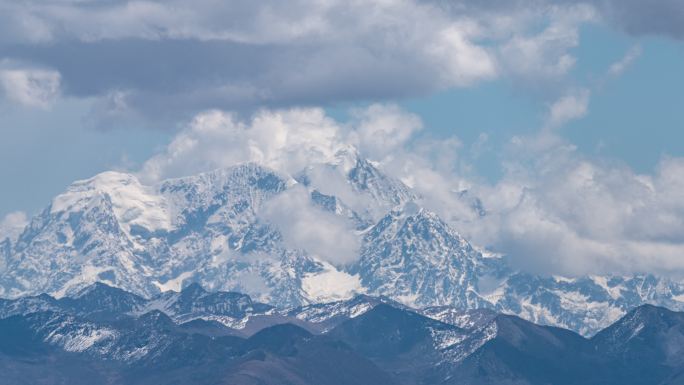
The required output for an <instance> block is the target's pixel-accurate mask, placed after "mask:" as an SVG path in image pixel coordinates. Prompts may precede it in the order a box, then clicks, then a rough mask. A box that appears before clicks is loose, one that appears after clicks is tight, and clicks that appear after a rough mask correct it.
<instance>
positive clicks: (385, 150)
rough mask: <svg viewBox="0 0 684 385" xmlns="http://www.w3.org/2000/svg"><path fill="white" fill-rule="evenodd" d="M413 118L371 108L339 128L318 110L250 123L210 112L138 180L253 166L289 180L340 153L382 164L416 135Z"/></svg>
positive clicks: (270, 115)
mask: <svg viewBox="0 0 684 385" xmlns="http://www.w3.org/2000/svg"><path fill="white" fill-rule="evenodd" d="M421 127H422V123H421V121H420V119H419V118H418V117H417V116H416V115H413V114H410V113H408V112H405V111H402V110H400V109H399V108H398V107H396V106H394V105H380V104H373V105H370V106H369V107H368V108H365V109H356V110H354V111H353V112H352V119H351V120H350V121H349V122H346V123H342V122H337V121H335V120H334V119H332V118H330V117H328V116H327V115H326V113H325V111H324V110H323V109H321V108H290V109H279V110H261V111H258V112H256V113H255V114H253V115H252V116H251V117H249V118H246V119H245V118H240V117H239V116H238V115H236V114H234V113H230V112H225V111H220V110H212V111H208V112H203V113H200V114H198V115H197V116H196V117H195V118H194V119H193V120H192V121H191V122H190V123H189V124H188V125H187V126H186V127H185V128H184V129H182V130H181V131H180V132H179V133H178V134H177V135H176V136H175V137H174V139H173V140H172V141H171V143H170V144H169V145H168V146H167V148H166V149H165V150H164V151H162V152H160V153H159V154H157V155H156V156H154V157H152V158H151V159H149V160H148V161H147V162H145V164H144V165H143V167H142V170H141V172H140V175H141V177H143V178H144V179H146V180H159V179H163V178H169V177H177V176H183V175H192V174H195V173H198V172H201V171H206V170H210V169H215V168H221V167H228V166H232V165H235V164H237V163H243V162H256V163H259V164H262V165H265V166H267V167H270V168H273V169H275V170H278V171H280V172H282V173H285V174H288V175H295V174H297V173H299V172H301V171H303V170H304V169H305V168H306V167H309V166H312V165H315V164H321V163H330V162H336V161H337V160H336V157H337V155H338V153H339V152H341V151H345V150H351V149H353V148H358V149H359V150H361V151H362V152H363V153H364V155H365V156H366V157H369V158H371V159H382V158H384V157H386V156H387V155H389V154H391V153H392V151H394V150H396V149H397V148H402V147H403V146H404V144H405V143H406V141H408V139H409V138H410V137H411V135H413V133H415V132H416V131H418V130H420V129H421Z"/></svg>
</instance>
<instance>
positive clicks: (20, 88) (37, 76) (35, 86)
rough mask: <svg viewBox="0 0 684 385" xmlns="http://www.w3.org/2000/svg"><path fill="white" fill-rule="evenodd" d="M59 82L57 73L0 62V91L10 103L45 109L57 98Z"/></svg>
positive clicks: (9, 62)
mask: <svg viewBox="0 0 684 385" xmlns="http://www.w3.org/2000/svg"><path fill="white" fill-rule="evenodd" d="M60 82H61V76H60V74H59V72H57V71H54V70H49V69H42V68H31V67H26V66H21V65H19V64H18V63H13V62H11V61H8V60H5V61H0V91H2V94H4V96H5V98H7V99H8V100H9V101H11V102H14V103H18V104H20V105H24V106H28V107H39V108H47V107H49V106H50V105H52V103H53V102H54V101H55V100H56V99H57V97H58V96H59V93H60Z"/></svg>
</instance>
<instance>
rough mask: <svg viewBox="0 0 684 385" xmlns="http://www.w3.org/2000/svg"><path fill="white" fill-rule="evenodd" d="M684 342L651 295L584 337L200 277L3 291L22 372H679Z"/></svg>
mask: <svg viewBox="0 0 684 385" xmlns="http://www.w3.org/2000/svg"><path fill="white" fill-rule="evenodd" d="M437 317H443V318H444V319H445V320H447V321H445V322H442V321H440V320H437V319H436V318H437ZM188 320H189V321H188ZM236 320H243V321H242V322H236ZM255 320H257V321H258V323H259V325H258V326H256V327H253V328H252V329H251V330H249V331H247V329H249V327H247V326H246V325H249V324H250V322H253V321H255ZM448 320H450V322H449V321H448ZM253 326H254V324H253ZM683 353H684V313H681V312H673V311H670V310H667V309H665V308H661V307H656V306H652V305H642V306H640V307H637V308H635V309H633V310H632V311H630V312H628V313H627V314H626V315H625V316H624V317H622V318H621V319H619V320H618V321H617V322H615V323H614V324H612V325H610V326H609V327H607V328H606V329H603V330H602V331H599V332H598V333H597V334H596V335H595V336H594V337H592V338H585V337H582V336H580V335H579V334H577V333H575V332H573V331H570V330H566V329H561V328H556V327H550V326H543V325H537V324H534V323H531V322H529V321H526V320H523V319H522V318H519V317H517V316H512V315H503V314H496V313H493V312H491V311H488V310H478V311H461V312H459V311H457V310H455V309H453V308H445V307H439V308H436V307H433V308H427V309H422V310H420V309H411V308H408V307H406V306H404V305H401V304H399V303H397V302H394V301H392V300H390V299H388V298H379V297H371V296H366V295H360V296H357V297H355V298H352V299H350V300H346V301H337V302H334V303H325V304H315V305H307V306H303V307H298V308H294V309H289V310H278V309H276V308H274V307H272V306H270V305H267V304H263V303H258V302H255V301H252V300H251V298H250V297H249V296H246V295H244V294H240V293H228V292H207V291H205V290H204V289H202V288H201V287H200V286H199V285H197V284H193V285H190V286H188V287H186V288H185V289H184V290H183V291H182V292H180V293H162V294H158V295H157V296H155V297H154V298H150V299H146V298H142V297H140V296H137V295H135V294H132V293H129V292H126V291H123V290H120V289H117V288H112V287H109V286H106V285H103V284H94V285H91V286H89V287H86V288H85V289H83V290H82V291H81V292H79V293H78V294H75V295H73V296H66V297H62V298H59V299H56V298H53V297H51V296H49V295H45V294H41V295H39V296H36V297H22V298H18V299H15V300H2V301H0V371H2V374H3V377H2V379H3V381H4V382H6V383H11V384H34V383H55V382H58V383H69V384H91V383H107V384H113V385H119V384H149V383H154V384H177V383H179V382H180V383H193V384H199V385H203V384H257V383H258V384H282V383H288V384H299V385H314V384H331V385H333V384H339V385H343V384H445V385H456V384H506V383H515V384H578V385H579V384H626V383H629V384H653V383H656V384H659V383H663V384H676V383H682V380H683V378H682V373H684V359H683V358H682V357H684V354H683Z"/></svg>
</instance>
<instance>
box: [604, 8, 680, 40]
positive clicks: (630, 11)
mask: <svg viewBox="0 0 684 385" xmlns="http://www.w3.org/2000/svg"><path fill="white" fill-rule="evenodd" d="M594 3H595V4H596V5H597V7H598V8H599V9H600V10H601V13H602V14H603V15H604V17H605V18H606V19H608V20H609V21H610V22H612V23H613V24H615V25H617V26H618V27H620V28H621V29H623V30H625V31H627V32H628V33H631V34H633V35H663V36H668V37H671V38H674V39H683V38H684V3H682V2H681V1H679V0H660V1H640V0H594Z"/></svg>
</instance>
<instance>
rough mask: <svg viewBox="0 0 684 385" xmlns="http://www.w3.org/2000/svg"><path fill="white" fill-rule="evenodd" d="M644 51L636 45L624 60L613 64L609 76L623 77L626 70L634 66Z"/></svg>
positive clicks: (630, 49) (626, 54) (609, 69)
mask: <svg viewBox="0 0 684 385" xmlns="http://www.w3.org/2000/svg"><path fill="white" fill-rule="evenodd" d="M641 53H642V50H641V46H640V45H638V44H636V45H633V46H632V47H630V48H629V50H628V51H627V52H626V53H625V56H623V57H622V59H620V60H618V61H616V62H615V63H613V64H612V65H611V66H610V68H608V75H610V76H612V77H618V76H620V75H622V74H623V73H624V72H625V70H626V69H627V68H628V67H629V66H630V65H632V63H633V62H634V61H635V60H636V59H638V58H639V56H641Z"/></svg>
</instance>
